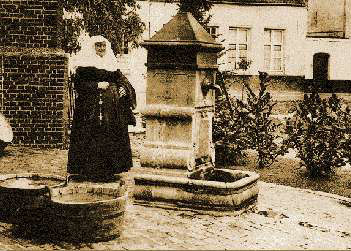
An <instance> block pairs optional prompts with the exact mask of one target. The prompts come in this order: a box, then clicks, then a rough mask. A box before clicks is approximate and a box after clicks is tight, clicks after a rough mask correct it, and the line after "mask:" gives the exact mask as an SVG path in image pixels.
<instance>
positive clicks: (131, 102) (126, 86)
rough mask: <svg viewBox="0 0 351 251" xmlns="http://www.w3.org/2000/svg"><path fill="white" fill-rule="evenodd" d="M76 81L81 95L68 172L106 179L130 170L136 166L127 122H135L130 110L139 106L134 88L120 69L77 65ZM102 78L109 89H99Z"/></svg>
mask: <svg viewBox="0 0 351 251" xmlns="http://www.w3.org/2000/svg"><path fill="white" fill-rule="evenodd" d="M73 81H74V88H75V90H76V92H77V94H78V95H77V98H76V100H75V110H74V115H73V122H72V129H71V136H70V147H69V151H68V164H67V171H68V173H70V174H80V175H82V176H86V177H90V178H106V177H112V176H113V175H114V174H117V173H121V172H125V171H128V170H129V169H130V167H132V165H133V163H132V152H131V148H130V140H129V135H128V124H133V125H135V118H134V116H133V113H132V110H131V108H135V105H136V102H135V91H134V88H133V87H132V86H131V85H130V83H129V82H128V80H126V78H125V77H124V76H123V74H122V73H121V72H120V71H119V70H118V71H114V72H111V71H106V70H101V69H97V68H95V67H78V69H77V71H76V74H75V77H74V79H73ZM102 81H106V82H109V84H110V85H109V87H108V88H107V89H106V90H101V89H98V88H97V86H98V82H102ZM121 88H122V89H121ZM100 94H101V95H100ZM100 99H101V100H102V104H100V103H101V102H100ZM99 102H100V103H99ZM100 114H101V115H102V120H101V119H100V117H101V116H100Z"/></svg>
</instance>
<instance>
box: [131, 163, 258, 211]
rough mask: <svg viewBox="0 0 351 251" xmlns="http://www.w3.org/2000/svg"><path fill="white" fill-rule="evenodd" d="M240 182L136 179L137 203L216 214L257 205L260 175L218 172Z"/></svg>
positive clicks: (160, 177) (145, 176) (158, 177)
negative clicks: (208, 211)
mask: <svg viewBox="0 0 351 251" xmlns="http://www.w3.org/2000/svg"><path fill="white" fill-rule="evenodd" d="M218 170H220V171H223V172H226V173H228V174H229V175H231V176H232V177H233V178H234V179H236V181H233V182H221V181H207V180H194V179H189V178H187V177H172V176H165V175H154V174H136V175H135V176H134V181H135V188H134V194H133V196H134V198H135V202H136V203H141V204H143V203H145V202H146V203H152V202H155V203H156V204H160V205H162V204H170V205H176V206H183V207H187V208H196V209H205V210H207V209H209V210H216V211H239V210H247V209H249V208H251V207H253V206H254V205H255V201H256V200H257V196H258V186H257V181H258V178H259V175H258V174H257V173H254V172H249V171H239V170H224V169H218Z"/></svg>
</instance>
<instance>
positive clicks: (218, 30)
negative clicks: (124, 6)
mask: <svg viewBox="0 0 351 251" xmlns="http://www.w3.org/2000/svg"><path fill="white" fill-rule="evenodd" d="M138 3H139V5H140V7H141V8H140V10H139V15H140V16H141V18H142V20H143V22H145V24H146V30H145V32H144V34H143V36H142V39H149V38H151V37H152V36H153V35H154V34H155V33H156V31H158V30H160V29H161V28H162V26H163V25H164V24H165V23H167V22H168V21H169V20H170V19H171V18H172V16H174V15H175V14H176V13H177V6H176V4H174V3H173V4H172V3H168V2H167V1H159V0H158V1H153V0H149V1H138ZM210 14H211V15H212V18H211V21H210V23H209V27H208V31H209V33H211V34H212V35H213V36H214V37H216V39H217V41H218V42H221V43H222V44H223V45H224V46H225V53H224V54H223V55H222V56H221V57H220V59H219V61H218V62H219V65H220V69H221V70H233V71H235V72H236V73H237V74H238V76H246V77H249V76H256V77H257V76H258V71H267V72H269V74H270V75H273V76H277V78H279V77H285V76H290V77H291V76H294V77H296V76H298V77H300V78H303V76H304V75H305V65H304V58H305V55H304V49H305V37H306V19H307V11H306V5H305V3H304V1H303V0H255V1H250V0H240V1H238V0H227V1H215V3H214V6H213V7H212V9H211V10H210ZM146 55H147V52H146V50H145V49H144V48H137V49H132V50H129V51H128V54H127V55H126V54H125V55H122V56H120V63H121V68H122V69H123V70H124V72H125V73H126V75H127V77H128V78H129V80H130V81H131V82H132V84H133V85H134V87H135V89H136V92H137V96H138V104H139V105H138V107H142V106H143V105H144V104H145V88H146V67H145V62H146ZM245 63H246V64H247V63H248V66H249V67H248V69H246V70H245V69H242V68H245ZM243 66H244V67H243Z"/></svg>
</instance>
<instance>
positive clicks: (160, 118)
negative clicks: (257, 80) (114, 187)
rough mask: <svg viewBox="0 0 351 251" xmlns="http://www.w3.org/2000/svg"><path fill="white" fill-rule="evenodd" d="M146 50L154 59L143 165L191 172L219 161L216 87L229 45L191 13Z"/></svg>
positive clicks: (163, 31)
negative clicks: (216, 158)
mask: <svg viewBox="0 0 351 251" xmlns="http://www.w3.org/2000/svg"><path fill="white" fill-rule="evenodd" d="M142 46H144V47H145V48H146V49H147V50H148V55H147V87H146V106H145V108H144V109H143V111H142V114H143V115H144V117H145V121H146V140H145V143H144V146H143V147H142V149H141V151H140V162H141V166H142V167H154V168H160V169H166V168H172V169H182V170H186V169H188V170H190V171H191V170H194V169H195V168H196V167H197V166H199V165H204V164H205V165H206V164H209V163H211V162H214V156H215V154H214V146H213V143H212V118H213V116H214V101H215V97H214V90H213V89H212V87H213V85H214V81H215V71H216V69H217V68H218V65H217V53H218V52H219V51H220V50H222V49H223V47H222V46H221V45H220V44H218V43H216V42H215V40H214V39H213V38H212V37H211V36H210V35H209V34H208V33H207V32H206V30H205V29H204V28H203V27H202V26H201V25H200V24H199V23H198V22H197V21H196V20H195V18H194V17H193V16H192V15H191V14H190V13H178V14H177V15H176V16H175V17H174V18H173V19H172V20H171V21H169V22H168V23H167V24H165V25H164V26H163V28H162V29H161V30H160V31H158V32H157V33H156V34H155V35H154V36H153V37H152V38H151V39H150V40H145V41H144V42H143V43H142Z"/></svg>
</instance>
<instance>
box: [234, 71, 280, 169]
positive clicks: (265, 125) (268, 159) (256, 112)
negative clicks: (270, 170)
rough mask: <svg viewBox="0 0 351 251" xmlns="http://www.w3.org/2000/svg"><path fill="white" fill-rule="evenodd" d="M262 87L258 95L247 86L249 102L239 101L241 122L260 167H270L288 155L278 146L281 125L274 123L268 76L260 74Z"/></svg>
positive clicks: (263, 73)
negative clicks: (280, 157) (268, 89)
mask: <svg viewBox="0 0 351 251" xmlns="http://www.w3.org/2000/svg"><path fill="white" fill-rule="evenodd" d="M259 74H260V75H259V78H260V86H259V90H258V94H255V92H254V91H253V90H252V89H251V87H250V86H249V85H248V84H245V87H246V89H247V102H246V103H245V102H243V101H242V100H237V105H238V112H239V117H240V120H242V121H243V126H244V128H245V133H246V134H245V137H246V138H247V142H248V146H249V148H250V149H254V150H256V151H257V154H258V167H259V168H263V167H267V166H270V165H272V164H273V163H274V161H276V158H277V157H278V156H279V155H283V154H284V153H286V151H287V148H286V147H285V146H284V145H283V146H282V147H280V146H279V145H278V140H279V139H280V136H278V135H277V134H276V131H277V129H278V128H279V126H280V124H277V123H274V122H273V120H272V118H271V115H272V110H273V107H274V106H275V105H276V103H274V102H273V100H272V97H271V95H270V93H269V92H268V91H267V82H268V74H267V73H265V72H260V73H259Z"/></svg>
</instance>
